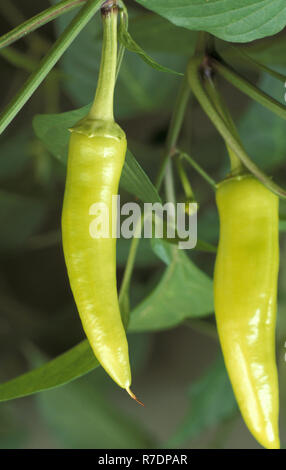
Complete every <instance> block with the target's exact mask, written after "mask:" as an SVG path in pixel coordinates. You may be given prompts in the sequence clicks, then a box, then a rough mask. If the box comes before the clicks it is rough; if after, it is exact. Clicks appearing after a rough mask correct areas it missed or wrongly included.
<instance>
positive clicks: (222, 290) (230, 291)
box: [214, 175, 279, 449]
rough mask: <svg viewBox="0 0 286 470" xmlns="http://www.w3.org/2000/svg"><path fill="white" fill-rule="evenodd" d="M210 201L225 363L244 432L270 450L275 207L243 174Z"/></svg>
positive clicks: (273, 438)
mask: <svg viewBox="0 0 286 470" xmlns="http://www.w3.org/2000/svg"><path fill="white" fill-rule="evenodd" d="M216 201H217V207H218V211H219V217H220V239H219V248H218V253H217V259H216V265H215V274H214V297H215V314H216V321H217V328H218V333H219V338H220V343H221V347H222V351H223V355H224V360H225V364H226V368H227V371H228V374H229V377H230V381H231V383H232V387H233V391H234V394H235V396H236V399H237V402H238V405H239V407H240V410H241V413H242V415H243V418H244V420H245V423H246V425H247V426H248V428H249V430H250V431H251V432H252V434H253V436H254V437H255V438H256V439H257V441H258V442H259V443H260V444H262V445H263V446H264V447H266V448H269V449H277V448H279V432H278V410H279V404H278V379H277V370H276V361H275V323H276V297H277V277H278V268H279V238H278V201H279V200H278V197H277V196H276V195H274V194H273V193H272V192H270V191H269V190H268V189H267V188H266V187H265V186H263V185H262V184H261V183H260V182H259V181H258V180H256V179H255V178H254V177H253V176H250V175H245V176H237V177H233V178H230V179H228V180H225V181H223V182H222V183H220V184H219V185H218V189H217V193H216Z"/></svg>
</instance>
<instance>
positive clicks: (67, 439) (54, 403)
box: [37, 377, 153, 449]
mask: <svg viewBox="0 0 286 470" xmlns="http://www.w3.org/2000/svg"><path fill="white" fill-rule="evenodd" d="M90 379H91V377H89V380H88V381H87V380H83V379H81V380H79V381H76V382H73V383H71V384H68V385H66V386H65V387H62V388H59V389H56V390H52V391H49V392H44V393H41V394H40V395H39V396H38V397H37V403H38V406H39V410H40V414H41V415H42V417H43V418H44V419H45V422H46V423H47V424H48V426H49V428H50V430H51V431H52V433H53V436H55V437H56V438H57V439H58V441H59V444H60V445H61V447H64V448H73V449H102V448H105V447H107V443H108V448H110V449H126V448H128V449H134V448H135V449H146V448H148V447H149V448H150V447H151V446H152V444H153V440H152V439H151V438H150V436H149V435H148V434H147V432H146V431H144V430H143V429H141V426H140V424H139V423H138V422H136V421H135V419H134V418H131V417H129V416H128V415H126V413H123V412H122V411H119V410H118V408H117V406H116V404H115V403H112V402H111V399H110V397H108V395H107V393H106V390H105V387H102V386H100V387H99V386H98V383H96V382H95V383H94V381H92V380H90ZM134 406H136V405H135V403H134ZM71 410H72V412H71Z"/></svg>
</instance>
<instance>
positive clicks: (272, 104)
mask: <svg viewBox="0 0 286 470" xmlns="http://www.w3.org/2000/svg"><path fill="white" fill-rule="evenodd" d="M212 66H213V67H214V69H215V70H217V72H218V73H220V74H221V75H222V76H223V77H224V78H225V79H226V80H227V81H228V82H230V83H231V84H232V85H233V86H235V87H236V88H238V89H239V90H240V91H242V92H243V93H245V94H246V95H247V96H249V97H250V98H252V99H253V100H255V101H257V102H258V103H260V104H261V105H262V106H264V107H265V108H267V109H269V110H270V111H272V112H273V113H275V114H277V116H279V117H281V118H282V119H286V107H285V106H284V105H283V104H281V103H279V101H277V100H275V99H274V98H272V96H270V95H268V94H267V93H265V92H264V91H261V90H259V89H258V88H257V87H256V86H255V85H253V84H252V83H250V82H249V81H248V80H246V79H245V78H243V77H241V76H240V75H239V74H238V73H237V72H235V71H234V70H232V69H231V68H230V67H228V66H226V65H225V64H224V63H222V62H221V61H218V60H216V59H212Z"/></svg>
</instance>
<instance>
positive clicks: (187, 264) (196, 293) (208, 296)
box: [129, 239, 213, 331]
mask: <svg viewBox="0 0 286 470" xmlns="http://www.w3.org/2000/svg"><path fill="white" fill-rule="evenodd" d="M153 247H154V251H155V253H156V254H157V256H159V258H161V259H162V261H163V262H164V263H166V264H167V266H168V268H167V269H166V270H165V272H164V274H163V277H162V278H161V280H160V282H159V283H158V285H157V286H156V287H155V289H154V291H153V292H152V293H151V294H150V295H149V296H148V297H146V299H145V300H143V302H141V303H140V304H139V305H138V306H137V307H136V308H135V309H134V310H133V312H132V314H131V318H130V325H129V328H130V330H131V331H138V330H139V331H149V330H162V329H165V328H170V327H174V326H176V325H178V324H179V323H181V322H182V321H183V320H185V319H186V318H190V317H191V318H196V317H201V316H204V315H208V314H210V313H212V312H213V294H212V281H211V279H209V277H208V276H206V274H204V273H203V272H202V271H200V270H199V269H198V268H197V267H196V266H195V264H194V263H192V261H191V260H190V259H189V258H188V256H187V255H186V253H185V252H184V251H183V250H180V249H178V248H177V247H173V246H170V244H168V243H166V242H162V241H160V240H158V239H154V240H153Z"/></svg>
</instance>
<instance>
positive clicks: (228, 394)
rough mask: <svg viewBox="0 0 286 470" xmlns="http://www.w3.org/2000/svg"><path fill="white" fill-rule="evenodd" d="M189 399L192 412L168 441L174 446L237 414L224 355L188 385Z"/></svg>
mask: <svg viewBox="0 0 286 470" xmlns="http://www.w3.org/2000/svg"><path fill="white" fill-rule="evenodd" d="M189 400H190V409H189V412H188V413H187V415H186V416H185V417H184V420H183V422H182V424H181V425H180V427H179V428H178V429H177V431H176V433H175V435H174V436H173V437H172V438H171V439H170V441H169V442H168V444H169V445H170V446H172V447H175V446H178V445H179V446H181V445H184V444H185V443H186V441H190V440H192V439H194V438H197V437H199V436H200V434H201V433H202V432H203V431H204V430H205V429H209V428H213V427H214V426H217V425H218V424H219V423H221V422H223V421H225V420H227V419H229V418H232V417H233V416H234V414H235V413H236V411H237V405H236V401H235V398H234V395H233V392H232V388H231V385H230V382H229V378H228V375H227V372H226V369H225V366H224V362H223V358H222V356H221V355H219V357H218V358H217V359H216V361H215V362H214V363H213V364H212V365H211V366H210V367H209V368H208V370H207V371H206V372H205V373H204V374H202V376H201V377H200V378H199V379H198V380H197V381H196V382H194V383H192V385H191V386H190V387H189Z"/></svg>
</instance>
